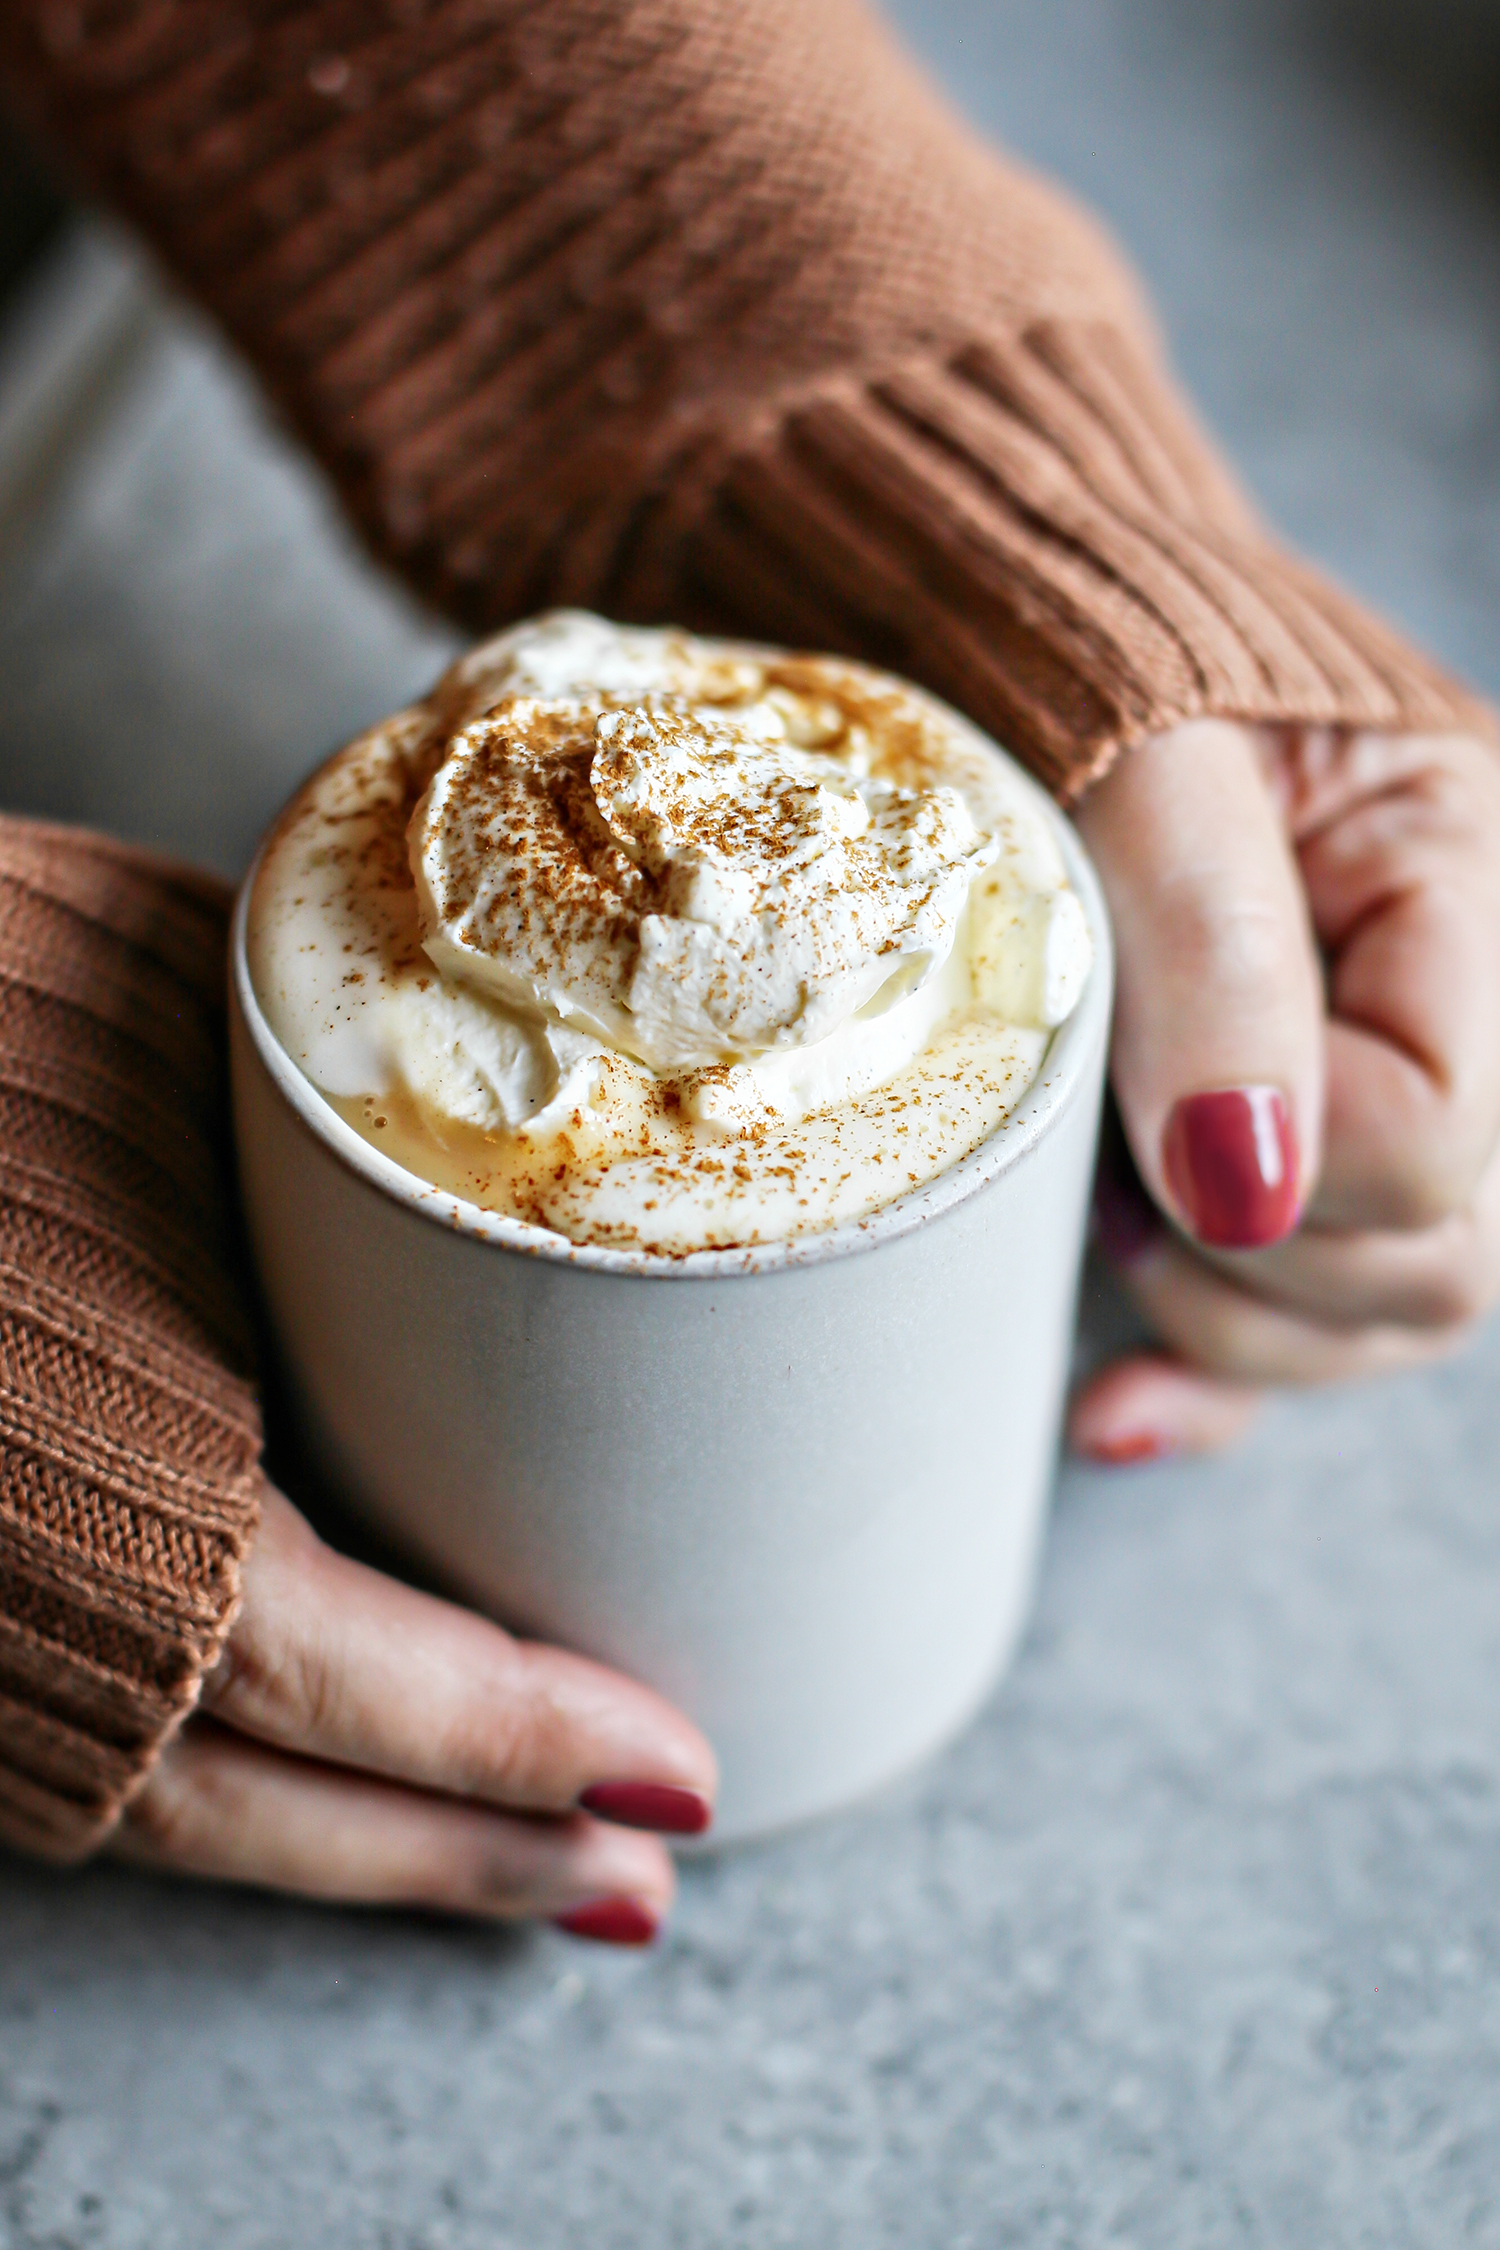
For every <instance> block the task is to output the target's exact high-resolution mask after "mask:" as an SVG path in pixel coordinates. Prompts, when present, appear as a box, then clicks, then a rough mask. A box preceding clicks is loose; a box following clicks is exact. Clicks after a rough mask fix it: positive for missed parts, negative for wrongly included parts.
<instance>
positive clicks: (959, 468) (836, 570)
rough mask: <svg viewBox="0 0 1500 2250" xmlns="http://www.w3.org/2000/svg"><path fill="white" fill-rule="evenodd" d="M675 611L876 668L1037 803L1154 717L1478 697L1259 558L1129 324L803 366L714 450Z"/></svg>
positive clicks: (1452, 708)
mask: <svg viewBox="0 0 1500 2250" xmlns="http://www.w3.org/2000/svg"><path fill="white" fill-rule="evenodd" d="M684 549H685V552H684V561H683V566H682V567H683V582H684V587H685V606H686V607H688V608H689V609H690V610H691V611H693V612H694V613H695V614H696V615H697V616H698V617H699V618H700V619H701V620H702V621H704V622H710V623H712V624H714V625H716V626H719V627H724V626H726V625H729V626H733V627H735V628H737V629H740V630H746V631H753V632H756V633H760V634H762V635H775V636H778V637H780V638H783V639H786V640H788V641H791V642H793V643H795V644H799V645H813V646H828V647H833V648H836V649H839V650H841V651H844V652H847V653H851V654H858V655H862V656H865V657H869V658H874V659H875V660H877V661H880V662H883V663H886V664H888V665H890V666H891V667H892V668H894V669H896V670H899V671H902V672H905V673H907V674H909V675H910V676H912V677H914V678H916V679H919V680H921V681H922V682H923V683H924V684H925V685H926V686H928V687H930V688H932V689H933V690H935V691H936V692H937V693H938V694H940V695H942V696H944V697H945V698H946V699H947V700H948V701H949V702H951V703H954V704H956V705H957V706H959V707H960V708H962V709H963V710H965V711H967V712H968V713H969V714H970V715H971V716H973V717H974V718H975V719H977V720H978V721H979V723H980V724H981V725H983V726H984V727H986V728H987V729H988V731H989V732H991V733H992V734H993V735H994V736H995V737H996V738H997V739H998V740H999V741H1001V742H1002V743H1003V744H1005V746H1006V747H1007V748H1009V749H1011V750H1012V751H1014V752H1015V753H1016V754H1017V755H1018V756H1019V757H1020V758H1021V759H1022V760H1023V761H1024V762H1025V763H1026V764H1027V765H1029V766H1030V767H1031V769H1032V770H1033V771H1034V772H1035V773H1036V774H1037V776H1038V777H1039V779H1041V780H1042V781H1043V782H1044V784H1045V785H1046V786H1047V787H1048V788H1050V789H1051V790H1052V791H1053V792H1054V793H1055V794H1056V795H1057V796H1058V797H1060V798H1061V799H1063V800H1064V801H1065V802H1069V801H1072V800H1074V799H1076V798H1077V797H1078V796H1079V795H1080V794H1081V793H1082V791H1083V790H1084V789H1085V788H1086V787H1087V786H1088V784H1089V783H1090V782H1091V781H1092V780H1094V779H1096V778H1097V777H1098V776H1099V775H1100V774H1102V773H1103V772H1104V771H1105V770H1106V768H1107V767H1108V766H1109V764H1110V762H1111V760H1112V759H1113V757H1114V756H1115V755H1116V753H1117V752H1118V751H1119V750H1120V749H1121V748H1123V747H1125V746H1128V745H1129V744H1131V743H1133V742H1135V741H1138V740H1140V739H1142V738H1143V737H1145V736H1147V735H1149V734H1154V733H1157V732H1159V731H1161V730H1163V729H1165V728H1167V727H1169V726H1173V725H1175V724H1177V723H1178V722H1180V721H1183V720H1186V719H1192V718H1201V717H1215V718H1225V719H1239V720H1244V721H1247V722H1251V723H1259V722H1264V723H1268V724H1270V723H1288V724H1296V725H1306V726H1318V725H1330V726H1346V727H1356V728H1358V727H1369V728H1375V729H1399V730H1405V731H1425V732H1438V731H1444V730H1464V731H1470V732H1479V733H1483V734H1487V735H1491V736H1494V735H1495V734H1496V733H1497V721H1496V717H1495V714H1494V712H1493V711H1492V710H1491V709H1490V707H1489V706H1488V705H1487V704H1485V703H1484V702H1482V701H1481V700H1480V698H1479V697H1478V696H1476V695H1475V694H1474V693H1473V691H1471V690H1470V689H1468V688H1466V687H1465V686H1463V685H1462V684H1461V683H1460V682H1458V681H1456V680H1454V679H1452V678H1451V677H1449V676H1447V675H1446V674H1445V673H1444V672H1442V671H1441V670H1440V669H1439V668H1438V667H1437V666H1435V665H1433V664H1432V663H1430V662H1429V661H1428V660H1427V659H1425V658H1424V657H1422V656H1421V655H1419V654H1418V653H1417V652H1416V651H1415V650H1414V649H1413V648H1411V647H1410V646H1409V645H1408V644H1407V643H1406V642H1405V641H1404V640H1403V639H1402V638H1401V637H1400V636H1399V635H1398V634H1397V633H1395V632H1394V631H1392V630H1390V629H1389V628H1388V627H1386V626H1385V625H1384V624H1382V623H1381V622H1380V621H1379V620H1378V619H1377V618H1375V617H1372V616H1371V615H1370V613H1369V612H1368V611H1366V610H1364V609H1363V608H1361V607H1360V606H1359V605H1358V604H1356V603H1355V602H1353V601H1351V600H1350V599H1349V598H1348V597H1347V596H1346V595H1344V594H1342V593H1341V592H1339V591H1338V590H1337V589H1336V588H1335V587H1334V586H1332V585H1331V584H1329V582H1328V581H1327V580H1326V579H1324V578H1323V577H1321V576H1320V575H1319V574H1318V573H1317V572H1316V571H1314V570H1312V569H1310V568H1308V567H1307V566H1306V565H1304V564H1302V563H1300V562H1299V561H1297V560H1296V559H1294V558H1293V557H1292V556H1290V555H1288V554H1287V553H1286V552H1285V551H1284V550H1282V549H1280V548H1278V547H1277V546H1276V545H1275V544H1274V543H1273V542H1272V541H1271V540H1270V539H1269V538H1268V537H1267V536H1266V534H1265V533H1264V532H1263V530H1262V529H1261V527H1260V525H1259V523H1258V521H1257V519H1256V518H1255V516H1254V514H1253V512H1252V510H1251V509H1250V507H1249V506H1248V504H1247V503H1246V502H1245V500H1244V499H1243V498H1242V496H1241V495H1240V494H1239V492H1238V491H1237V489H1236V488H1235V486H1234V485H1233V484H1232V482H1231V481H1230V479H1229V477H1228V476H1227V474H1226V472H1225V470H1224V469H1223V467H1222V465H1221V463H1220V462H1219V460H1218V458H1217V457H1216V456H1215V454H1214V453H1213V451H1212V450H1211V449H1210V447H1209V446H1208V445H1207V444H1206V442H1205V441H1204V440H1203V439H1202V438H1201V437H1200V435H1199V433H1198V431H1197V429H1196V427H1195V425H1194V422H1193V420H1192V418H1191V416H1190V414H1189V412H1188V410H1187V408H1186V407H1185V405H1184V403H1183V401H1182V400H1181V398H1180V397H1179V396H1178V395H1177V394H1176V393H1175V391H1174V390H1173V388H1172V387H1171V385H1170V384H1169V382H1168V381H1167V379H1166V378H1165V377H1164V376H1163V374H1162V372H1161V370H1160V369H1159V367H1158V366H1157V365H1156V364H1155V363H1154V362H1153V360H1152V359H1150V358H1149V357H1148V356H1147V355H1146V353H1145V351H1144V349H1143V348H1142V346H1140V345H1139V344H1138V343H1137V342H1136V341H1135V340H1134V339H1131V338H1128V337H1126V336H1124V335H1122V334H1121V333H1120V332H1119V331H1118V330H1117V329H1113V328H1111V327H1109V326H1106V325H1095V324H1084V323H1056V322H1054V323H1047V324H1042V325H1039V326H1038V327H1035V328H1033V329H1030V330H1028V331H1027V332H1025V333H1024V334H1022V335H1020V336H1017V337H1014V338H1009V339H1003V340H997V341H986V342H982V343H974V344H971V345H969V346H968V347H966V348H964V349H962V350H960V351H958V352H955V353H952V354H947V355H944V356H942V357H932V356H923V357H913V358H909V359H906V360H903V361H901V362H899V363H896V364H893V365H891V366H890V367H889V368H887V369H886V370H884V371H882V372H876V373H866V374H861V375H859V376H854V377H850V378H847V379H840V380H836V381H830V382H826V383H824V384H822V385H820V386H817V387H816V388H814V389H812V390H810V391H807V392H804V393H802V394H800V395H796V396H794V397H792V398H790V399H788V400H786V401H785V402H783V403H782V406H781V408H780V410H779V411H778V412H776V413H775V414H772V415H766V416H763V417H762V419H761V421H760V424H759V426H758V428H757V430H756V432H755V433H754V435H753V436H752V437H751V438H750V439H749V440H748V441H747V442H745V443H744V444H743V445H741V446H739V447H737V448H731V449H729V450H728V451H727V453H726V457H725V458H724V460H723V461H722V463H721V464H720V465H719V466H718V467H717V469H716V472H715V474H714V476H713V478H712V481H711V486H710V489H709V490H708V492H707V496H706V498H705V501H704V504H703V507H702V511H701V514H700V515H699V517H698V519H697V520H696V522H695V523H693V525H692V526H691V528H690V530H689V531H688V532H687V534H686V537H685V541H684Z"/></svg>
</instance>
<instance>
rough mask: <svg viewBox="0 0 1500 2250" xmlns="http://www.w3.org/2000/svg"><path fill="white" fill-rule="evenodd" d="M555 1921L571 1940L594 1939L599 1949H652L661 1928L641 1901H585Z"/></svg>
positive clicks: (606, 1899) (608, 1899) (634, 1899)
mask: <svg viewBox="0 0 1500 2250" xmlns="http://www.w3.org/2000/svg"><path fill="white" fill-rule="evenodd" d="M552 1920H553V1922H554V1924H555V1925H556V1927H557V1928H558V1929H560V1930H566V1931H567V1933H568V1935H569V1936H570V1937H581V1938H592V1939H594V1941H595V1942H596V1943H597V1944H599V1945H649V1944H650V1943H651V1940H652V1939H653V1938H654V1937H655V1935H656V1932H657V1929H658V1927H659V1925H658V1923H657V1920H656V1916H655V1915H654V1914H650V1913H648V1912H647V1910H646V1908H645V1907H644V1906H642V1904H641V1902H640V1900H639V1899H638V1898H591V1899H586V1900H585V1901H584V1903H583V1905H582V1906H570V1907H569V1909H568V1911H567V1913H566V1914H554V1915H553V1917H552Z"/></svg>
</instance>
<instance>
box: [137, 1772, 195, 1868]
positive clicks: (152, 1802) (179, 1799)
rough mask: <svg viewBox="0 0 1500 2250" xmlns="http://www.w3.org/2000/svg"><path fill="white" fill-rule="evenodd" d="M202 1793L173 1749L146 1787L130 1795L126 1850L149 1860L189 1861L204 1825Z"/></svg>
mask: <svg viewBox="0 0 1500 2250" xmlns="http://www.w3.org/2000/svg"><path fill="white" fill-rule="evenodd" d="M202 1817H203V1811H202V1805H201V1802H200V1792H199V1789H198V1788H197V1786H196V1784H195V1781H194V1779H193V1777H192V1776H191V1774H190V1773H185V1772H184V1771H183V1769H182V1767H181V1765H180V1764H179V1762H178V1761H177V1760H176V1759H174V1758H173V1757H172V1756H171V1754H170V1752H169V1753H168V1754H167V1755H166V1756H164V1757H163V1758H162V1759H161V1761H160V1762H159V1764H158V1765H157V1766H156V1768H155V1770H154V1772H153V1773H152V1775H151V1778H150V1780H149V1781H148V1782H147V1783H146V1785H145V1787H144V1788H143V1789H141V1790H140V1791H138V1793H137V1794H136V1795H135V1796H134V1797H132V1798H131V1800H130V1802H129V1804H128V1805H127V1806H126V1807H125V1810H124V1813H123V1814H122V1815H121V1819H120V1831H121V1838H120V1840H121V1842H122V1843H123V1844H124V1845H125V1847H126V1848H127V1850H134V1851H136V1852H139V1853H140V1854H141V1855H143V1856H144V1857H147V1858H150V1859H158V1860H166V1861H168V1862H183V1861H188V1860H190V1859H191V1858H192V1856H193V1848H194V1846H195V1844H196V1842H197V1839H198V1835H199V1832H200V1829H201V1826H202Z"/></svg>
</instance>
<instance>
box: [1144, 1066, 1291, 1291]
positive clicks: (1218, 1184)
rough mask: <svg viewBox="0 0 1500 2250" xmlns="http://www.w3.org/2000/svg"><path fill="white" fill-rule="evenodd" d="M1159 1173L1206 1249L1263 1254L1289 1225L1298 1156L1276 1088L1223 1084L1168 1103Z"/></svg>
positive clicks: (1288, 1115)
mask: <svg viewBox="0 0 1500 2250" xmlns="http://www.w3.org/2000/svg"><path fill="white" fill-rule="evenodd" d="M1162 1169H1163V1172H1164V1174H1165V1177H1166V1182H1167V1185H1168V1187H1169V1189H1170V1190H1171V1193H1172V1196H1173V1199H1174V1201H1175V1202H1176V1203H1177V1205H1178V1208H1179V1210H1180V1212H1181V1215H1182V1217H1183V1219H1184V1221H1185V1222H1186V1224H1187V1226H1188V1228H1189V1230H1190V1231H1191V1233H1192V1234H1193V1235H1194V1236H1195V1237H1196V1238H1197V1240H1198V1241H1199V1242H1202V1243H1204V1244H1206V1245H1207V1246H1208V1247H1209V1248H1210V1249H1214V1250H1265V1249H1268V1248H1269V1247H1270V1245H1271V1244H1272V1243H1273V1242H1281V1241H1283V1240H1284V1239H1285V1237H1286V1236H1287V1235H1289V1234H1290V1233H1291V1232H1292V1231H1293V1229H1294V1228H1295V1227H1296V1224H1297V1221H1298V1219H1299V1217H1300V1216H1301V1209H1302V1183H1301V1157H1300V1152H1299V1150H1298V1146H1297V1132H1296V1128H1295V1126H1294V1125H1293V1123H1292V1117H1291V1111H1290V1109H1289V1108H1288V1106H1287V1102H1286V1098H1285V1096H1284V1095H1283V1094H1282V1092H1281V1090H1280V1088H1279V1087H1276V1086H1227V1087H1221V1088H1219V1089H1217V1090H1216V1091H1214V1092H1212V1093H1202V1094H1189V1095H1186V1096H1185V1097H1184V1098H1183V1099H1182V1100H1180V1101H1178V1102H1175V1103H1174V1104H1173V1106H1172V1109H1171V1111H1170V1112H1169V1114H1168V1117H1167V1123H1166V1128H1165V1130H1164V1132H1163V1134H1162Z"/></svg>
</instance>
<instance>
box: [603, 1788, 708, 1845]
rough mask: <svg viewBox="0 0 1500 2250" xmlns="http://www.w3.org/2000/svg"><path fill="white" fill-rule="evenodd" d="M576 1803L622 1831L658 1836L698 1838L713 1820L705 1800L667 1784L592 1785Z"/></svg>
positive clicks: (690, 1790) (688, 1791) (693, 1790)
mask: <svg viewBox="0 0 1500 2250" xmlns="http://www.w3.org/2000/svg"><path fill="white" fill-rule="evenodd" d="M578 1802H579V1803H580V1805H582V1807H583V1809H584V1811H585V1812H591V1813H597V1814H598V1816H599V1818H600V1819H601V1820H617V1821H618V1822H619V1823H620V1825H621V1827H622V1828H654V1829H655V1830H656V1832H657V1834H658V1835H660V1836H701V1835H702V1834H703V1831H704V1829H705V1828H706V1827H707V1826H708V1824H709V1822H710V1821H711V1820H712V1819H713V1817H714V1809H713V1806H712V1805H711V1804H710V1803H709V1801H708V1799H707V1798H706V1797H700V1796H699V1794H698V1792H697V1790H696V1789H679V1788H677V1787H676V1786H675V1785H674V1784H673V1783H672V1782H670V1781H596V1782H595V1783H594V1785H593V1787H592V1788H591V1789H585V1791H584V1792H583V1795H582V1796H581V1797H580V1798H579V1800H578Z"/></svg>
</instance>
